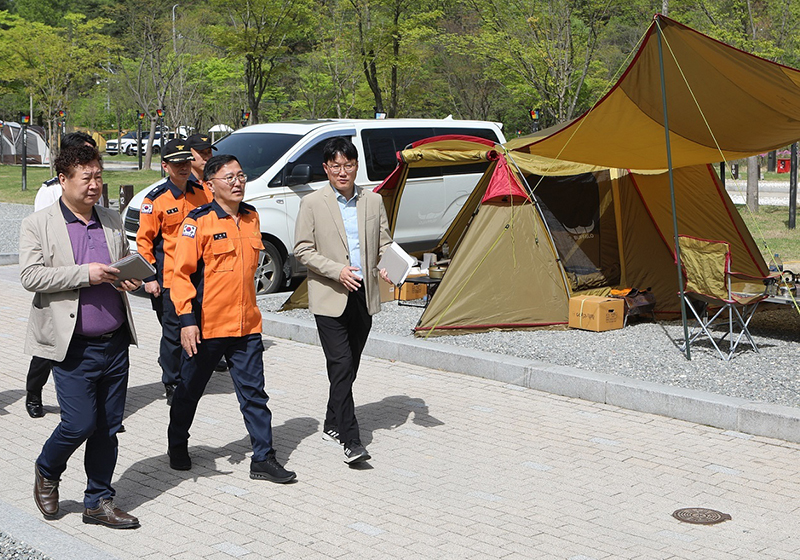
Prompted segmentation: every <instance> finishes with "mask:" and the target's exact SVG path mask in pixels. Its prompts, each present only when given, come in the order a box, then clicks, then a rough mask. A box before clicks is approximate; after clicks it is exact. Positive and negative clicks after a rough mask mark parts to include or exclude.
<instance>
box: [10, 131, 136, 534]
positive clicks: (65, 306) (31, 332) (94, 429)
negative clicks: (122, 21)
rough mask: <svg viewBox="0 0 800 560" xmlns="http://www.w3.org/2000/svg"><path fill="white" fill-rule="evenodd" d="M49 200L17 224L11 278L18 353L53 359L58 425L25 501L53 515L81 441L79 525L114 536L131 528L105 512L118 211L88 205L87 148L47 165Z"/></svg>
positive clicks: (117, 417) (128, 331)
mask: <svg viewBox="0 0 800 560" xmlns="http://www.w3.org/2000/svg"><path fill="white" fill-rule="evenodd" d="M56 171H57V172H58V179H59V182H60V183H61V186H62V188H63V193H62V195H61V198H60V199H59V201H58V202H56V203H55V204H53V205H51V206H50V207H48V208H46V209H44V210H40V211H39V212H35V213H34V214H32V215H30V216H28V217H27V218H25V220H23V222H22V227H21V231H20V251H19V253H20V280H21V281H22V285H23V287H25V289H26V290H29V291H31V292H35V295H34V298H33V305H32V306H31V313H30V318H29V320H28V334H27V339H26V342H25V350H26V351H27V352H29V353H31V354H33V355H34V356H39V357H42V358H47V359H49V360H53V380H54V381H55V385H56V394H57V396H58V402H59V404H60V406H61V422H60V423H59V424H58V426H56V429H55V430H54V431H53V433H52V435H51V436H50V438H49V439H48V440H47V442H46V443H45V444H44V446H43V448H42V452H41V454H40V455H39V457H38V458H37V459H36V464H35V482H34V489H33V496H34V501H35V503H36V506H37V507H38V508H39V510H40V511H41V512H42V514H43V515H44V517H45V518H46V519H54V518H56V517H57V516H58V510H59V503H58V502H59V494H58V486H59V481H60V477H61V474H62V473H63V472H64V471H65V470H66V468H67V461H68V460H69V458H70V456H71V455H72V454H73V453H74V452H75V451H76V450H77V449H78V448H79V447H80V446H81V445H83V443H84V442H85V443H86V450H85V454H84V469H85V471H86V477H87V479H88V481H87V486H86V490H85V493H84V499H83V503H84V507H85V510H84V513H83V522H84V523H92V524H98V525H104V526H107V527H111V528H115V529H128V528H133V527H138V526H139V521H138V520H137V519H136V518H135V517H134V516H132V515H129V514H127V513H125V512H124V511H122V510H120V509H119V508H117V507H116V506H114V503H113V498H114V489H113V488H112V486H111V478H112V476H113V474H114V466H115V465H116V460H117V447H118V443H117V435H116V434H117V432H118V431H119V428H120V426H121V424H122V415H123V412H124V410H125V395H126V390H127V386H128V346H129V345H130V344H131V343H134V344H135V343H136V333H135V331H134V328H133V318H132V316H131V310H130V307H129V305H128V300H127V297H126V294H125V291H128V290H132V289H135V288H136V287H137V286H138V285H140V284H141V282H139V281H132V280H129V281H124V282H121V286H120V288H119V289H117V288H115V287H114V286H113V284H112V283H113V282H114V281H116V280H117V276H116V275H117V274H118V273H119V270H118V269H116V268H114V267H112V266H110V264H111V263H113V262H115V261H117V260H119V259H121V258H122V257H124V256H126V255H127V254H128V241H127V238H126V237H125V232H124V231H123V229H122V222H121V220H120V217H119V214H117V213H116V212H114V211H110V210H107V209H106V208H102V207H99V206H95V203H96V202H97V200H98V199H99V198H100V195H101V193H102V187H103V176H102V173H103V167H102V164H101V159H100V155H99V154H98V153H97V149H96V148H94V147H92V146H68V147H66V148H64V149H62V150H61V153H60V154H59V155H58V158H57V159H56Z"/></svg>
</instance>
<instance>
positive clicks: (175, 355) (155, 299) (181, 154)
mask: <svg viewBox="0 0 800 560" xmlns="http://www.w3.org/2000/svg"><path fill="white" fill-rule="evenodd" d="M161 165H162V166H163V168H164V171H166V173H167V176H168V179H167V180H166V181H165V182H164V183H161V184H160V185H158V186H157V187H155V188H154V189H153V190H151V191H150V192H149V193H148V194H147V196H146V197H145V198H144V200H143V201H142V206H141V209H140V211H139V230H138V232H137V233H136V247H137V250H138V251H139V254H141V255H142V256H143V257H144V258H145V260H146V261H147V262H149V263H150V264H152V265H153V266H154V267H155V269H156V274H155V275H154V276H151V277H150V278H145V279H144V290H145V292H147V293H148V294H150V297H151V298H152V304H153V309H154V310H155V312H156V317H158V321H159V323H161V332H162V334H161V344H160V349H159V359H158V362H159V364H160V365H161V381H162V383H164V391H165V394H166V397H167V404H168V405H171V404H172V396H173V394H174V392H175V387H177V386H178V378H179V375H180V367H181V327H180V324H179V323H178V316H177V315H176V314H175V308H174V307H173V305H172V300H171V299H170V297H169V290H170V287H171V286H172V271H173V262H174V256H175V243H176V241H177V238H178V235H179V233H180V228H181V222H183V219H184V218H185V217H186V215H187V214H188V213H189V211H191V210H194V209H195V208H197V207H198V206H202V205H203V204H206V203H207V202H209V201H210V200H211V194H210V193H209V191H208V190H206V189H204V188H203V185H201V184H199V183H197V182H195V181H193V180H192V179H191V175H192V152H191V151H190V150H189V148H188V147H187V146H186V142H185V140H180V139H176V140H170V141H169V142H167V145H166V146H164V153H163V162H162V164H161Z"/></svg>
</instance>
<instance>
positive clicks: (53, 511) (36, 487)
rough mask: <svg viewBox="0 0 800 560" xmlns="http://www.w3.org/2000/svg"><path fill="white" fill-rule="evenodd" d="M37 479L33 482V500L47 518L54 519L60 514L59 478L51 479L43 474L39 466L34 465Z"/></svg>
mask: <svg viewBox="0 0 800 560" xmlns="http://www.w3.org/2000/svg"><path fill="white" fill-rule="evenodd" d="M33 468H34V470H35V471H36V479H35V482H34V483H33V501H34V502H36V507H38V508H39V511H41V512H42V515H44V518H45V519H53V518H54V517H55V516H56V515H58V483H59V481H58V480H49V479H47V478H45V477H44V476H42V473H41V472H40V471H39V466H38V465H34V466H33Z"/></svg>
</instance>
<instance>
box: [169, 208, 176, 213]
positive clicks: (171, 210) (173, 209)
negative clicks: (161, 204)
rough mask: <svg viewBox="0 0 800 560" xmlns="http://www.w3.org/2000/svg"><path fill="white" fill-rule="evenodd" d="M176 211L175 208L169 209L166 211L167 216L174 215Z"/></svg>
mask: <svg viewBox="0 0 800 560" xmlns="http://www.w3.org/2000/svg"><path fill="white" fill-rule="evenodd" d="M177 211H178V209H177V208H170V209H169V210H167V214H174V213H176V212H177Z"/></svg>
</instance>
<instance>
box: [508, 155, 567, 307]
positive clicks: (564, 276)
mask: <svg viewBox="0 0 800 560" xmlns="http://www.w3.org/2000/svg"><path fill="white" fill-rule="evenodd" d="M504 156H507V160H508V161H510V162H511V163H513V164H514V168H515V169H516V170H517V173H518V174H519V178H520V179H522V184H523V185H525V189H526V190H527V191H528V194H529V195H530V197H531V201H532V202H533V205H534V208H536V211H537V212H538V213H539V219H540V220H542V224H544V230H545V232H547V237H548V239H549V240H550V246H551V247H552V248H553V252H554V253H555V256H556V262H557V263H558V270H559V271H561V281H562V282H564V290H566V292H567V298H569V297H570V296H571V295H572V288H571V287H570V285H569V280H567V272H566V270H565V269H564V263H563V262H562V261H561V255H559V254H558V249H556V242H555V241H554V240H553V234H552V233H551V232H550V226H548V225H547V220H545V219H544V212H542V207H541V206H539V198H538V197H537V196H536V195H535V194H534V193H533V189H532V188H531V186H530V184H529V183H528V180H527V179H526V178H525V174H524V173H523V172H522V169H520V167H519V165H518V164H517V162H516V161H515V160H514V158H513V157H511V154H510V153H508V152H506V153H505V154H504Z"/></svg>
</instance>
